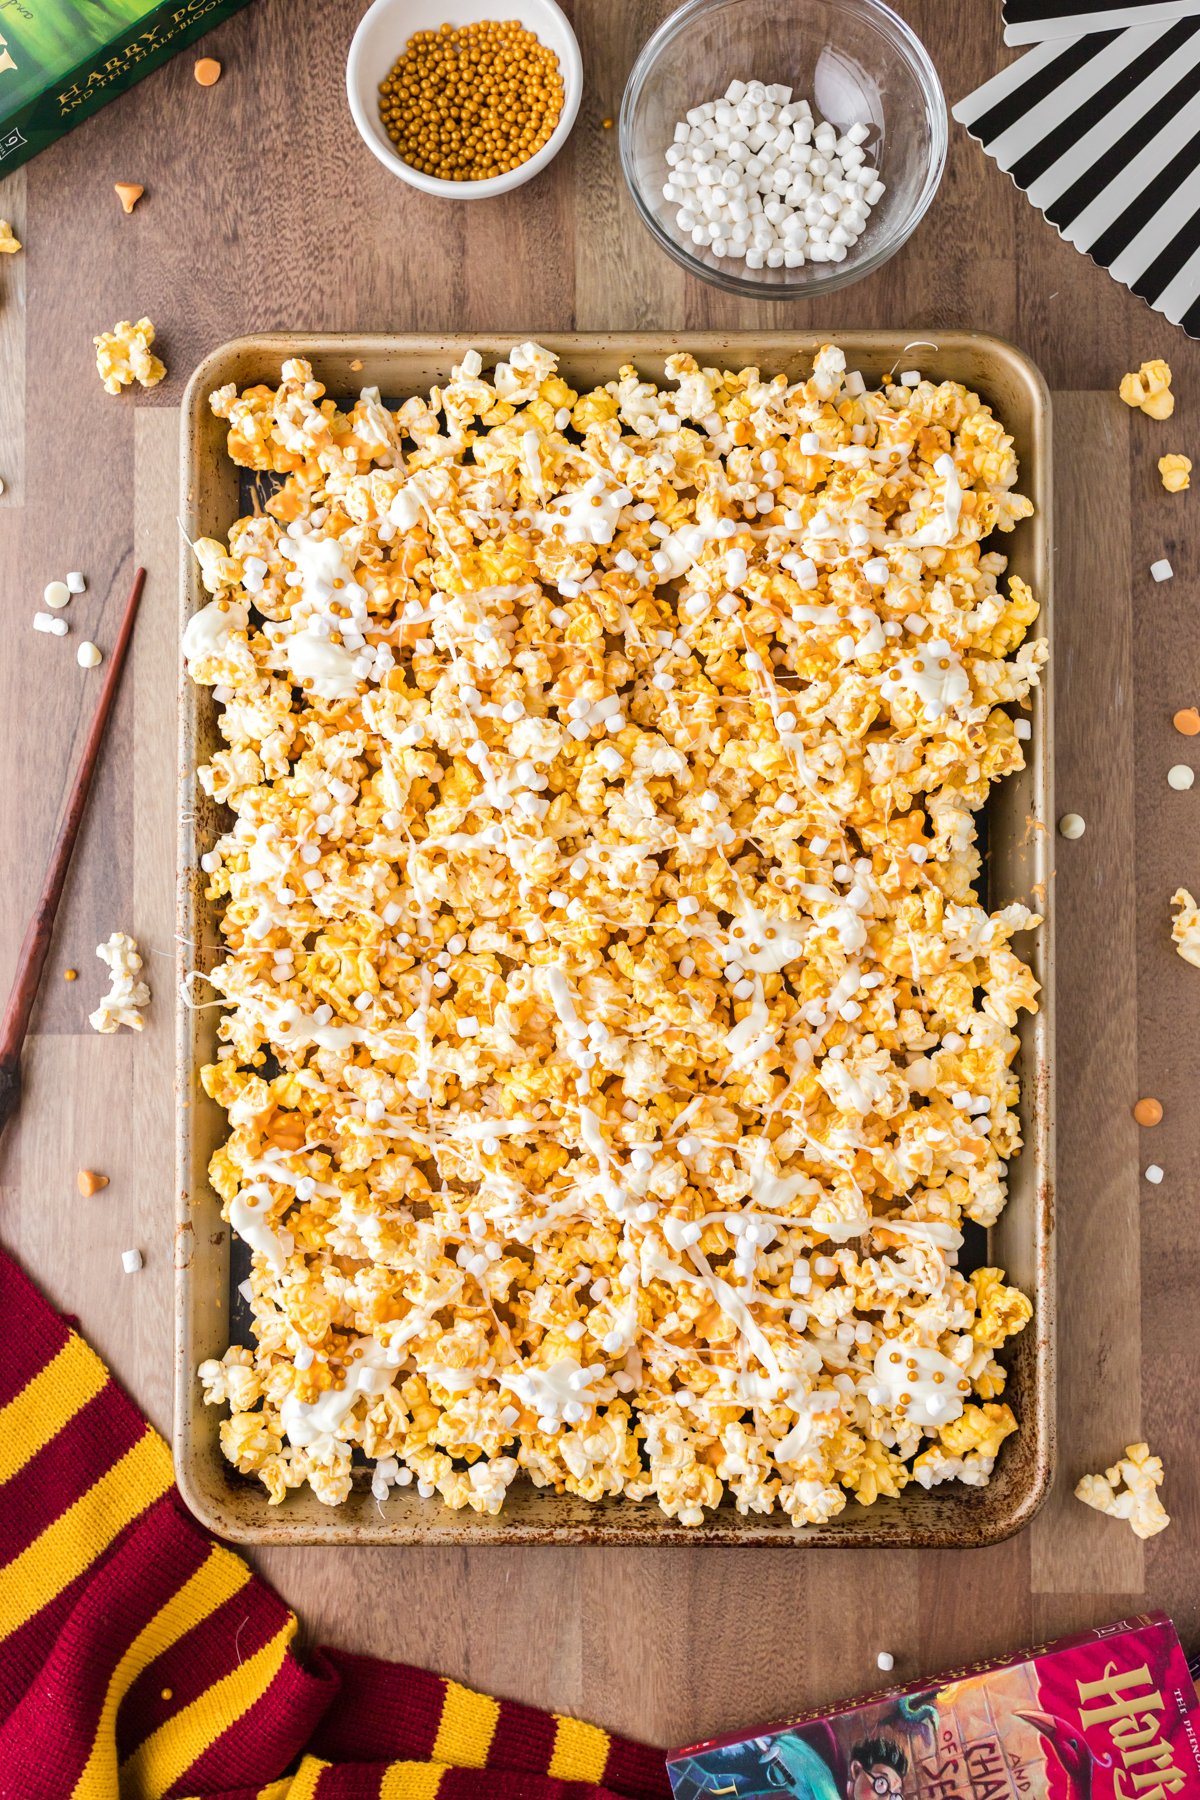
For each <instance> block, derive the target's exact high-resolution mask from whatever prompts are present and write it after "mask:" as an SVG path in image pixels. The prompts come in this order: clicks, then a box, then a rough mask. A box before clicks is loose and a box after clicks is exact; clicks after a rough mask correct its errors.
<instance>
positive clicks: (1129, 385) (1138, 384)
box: [1120, 357, 1175, 419]
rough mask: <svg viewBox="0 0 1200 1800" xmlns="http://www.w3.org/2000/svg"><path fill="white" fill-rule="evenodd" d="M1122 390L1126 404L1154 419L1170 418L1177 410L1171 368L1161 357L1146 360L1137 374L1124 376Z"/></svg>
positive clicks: (1122, 396)
mask: <svg viewBox="0 0 1200 1800" xmlns="http://www.w3.org/2000/svg"><path fill="white" fill-rule="evenodd" d="M1120 392H1121V398H1122V400H1123V401H1124V402H1125V404H1126V406H1135V407H1138V408H1140V410H1141V411H1142V412H1144V413H1146V414H1147V415H1148V416H1149V417H1150V418H1152V419H1169V418H1170V416H1171V414H1172V413H1173V412H1174V411H1175V396H1174V394H1173V393H1172V392H1171V370H1170V368H1169V366H1168V365H1167V364H1166V363H1165V362H1163V360H1162V358H1161V357H1156V358H1155V359H1154V361H1153V362H1144V363H1143V364H1142V366H1141V368H1140V369H1139V370H1138V371H1137V373H1136V374H1133V375H1124V376H1122V378H1121V389H1120Z"/></svg>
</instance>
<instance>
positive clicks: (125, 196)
mask: <svg viewBox="0 0 1200 1800" xmlns="http://www.w3.org/2000/svg"><path fill="white" fill-rule="evenodd" d="M113 190H114V192H115V193H116V196H117V199H118V200H119V201H120V202H121V205H122V206H123V207H124V209H125V211H126V212H127V213H131V212H132V211H133V209H134V207H135V206H136V205H137V203H138V201H139V200H140V199H141V197H142V195H143V194H144V193H145V191H146V190H145V188H144V187H139V185H138V183H137V182H136V181H114V182H113Z"/></svg>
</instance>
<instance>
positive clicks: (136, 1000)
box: [88, 931, 150, 1032]
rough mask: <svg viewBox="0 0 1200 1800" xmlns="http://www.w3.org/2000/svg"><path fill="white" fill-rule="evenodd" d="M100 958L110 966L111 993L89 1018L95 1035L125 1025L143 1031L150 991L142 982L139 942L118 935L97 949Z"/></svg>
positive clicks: (113, 935)
mask: <svg viewBox="0 0 1200 1800" xmlns="http://www.w3.org/2000/svg"><path fill="white" fill-rule="evenodd" d="M96 955H97V956H98V957H99V958H100V960H101V962H105V963H107V964H108V992H107V994H105V996H104V998H103V999H102V1000H101V1002H100V1004H99V1006H98V1007H97V1008H96V1010H95V1012H94V1013H89V1014H88V1024H89V1025H90V1026H91V1027H92V1030H93V1031H103V1032H112V1031H119V1030H120V1029H121V1026H122V1025H125V1026H128V1028H129V1030H130V1031H141V1030H142V1028H143V1027H144V1026H145V1023H146V1020H145V1016H144V1014H143V1012H142V1010H141V1009H142V1007H143V1006H149V1004H150V989H149V987H148V986H147V984H146V983H145V982H144V981H143V980H142V976H141V969H142V957H141V952H140V951H139V949H138V946H137V939H136V938H131V937H130V936H129V933H128V932H126V931H114V932H113V934H112V936H111V937H110V938H109V940H108V942H107V943H106V944H98V945H97V946H96Z"/></svg>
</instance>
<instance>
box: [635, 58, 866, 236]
mask: <svg viewBox="0 0 1200 1800" xmlns="http://www.w3.org/2000/svg"><path fill="white" fill-rule="evenodd" d="M872 135H873V134H872V128H871V126H870V125H869V124H866V123H864V122H863V121H862V120H855V122H854V123H853V124H852V125H850V126H849V127H848V128H847V130H846V131H845V133H843V134H841V135H839V133H838V130H837V127H836V126H834V125H831V124H829V123H828V121H826V120H821V121H817V120H815V119H814V118H813V112H812V108H811V107H810V106H809V104H808V101H807V100H796V101H793V99H792V90H791V88H790V87H782V86H778V85H772V86H771V87H765V86H764V85H763V83H762V82H761V81H750V82H746V81H738V80H735V81H731V82H730V84H729V86H728V87H727V88H726V90H725V92H724V94H723V95H722V96H721V98H720V99H719V100H708V101H705V102H704V103H703V104H702V105H700V106H694V107H691V108H690V109H689V111H688V115H687V118H686V119H681V120H680V122H679V123H678V124H677V125H676V127H675V134H674V141H673V142H672V144H671V146H670V148H669V149H668V150H667V152H666V156H665V162H666V167H667V180H666V183H665V184H664V186H663V198H664V199H665V200H671V201H678V203H679V211H678V212H677V213H676V214H675V223H676V225H677V226H678V227H679V229H680V231H681V232H687V233H688V234H689V235H690V237H691V240H692V243H693V244H695V245H696V246H697V247H698V248H701V249H710V250H711V251H712V254H713V256H714V257H716V258H718V259H724V258H729V259H730V260H732V261H739V260H741V259H743V258H744V259H745V263H746V267H747V269H762V268H768V269H782V268H786V269H800V268H803V267H804V264H805V263H806V262H818V263H828V262H834V263H839V262H844V261H845V260H846V254H847V251H848V250H849V249H851V247H852V246H853V245H854V244H856V243H857V242H858V240H859V238H860V237H861V236H862V234H863V232H864V231H865V229H866V225H867V220H868V218H869V217H870V214H871V209H872V207H873V206H874V205H875V204H876V202H877V201H879V200H881V199H882V198H883V195H884V193H885V192H886V187H885V184H884V182H883V181H881V180H880V177H879V170H878V169H877V168H876V167H875V166H874V164H873V163H871V162H869V161H868V160H867V152H866V151H865V150H864V148H863V146H864V144H867V143H868V142H869V140H870V139H871V137H872Z"/></svg>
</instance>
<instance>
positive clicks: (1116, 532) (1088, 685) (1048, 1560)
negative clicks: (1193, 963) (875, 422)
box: [1031, 394, 1144, 1594]
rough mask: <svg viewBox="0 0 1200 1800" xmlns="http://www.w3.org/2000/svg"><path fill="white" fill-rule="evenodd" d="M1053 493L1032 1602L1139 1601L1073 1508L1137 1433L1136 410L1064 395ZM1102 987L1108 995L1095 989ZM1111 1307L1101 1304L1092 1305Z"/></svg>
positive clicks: (1086, 1517)
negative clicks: (1076, 825)
mask: <svg viewBox="0 0 1200 1800" xmlns="http://www.w3.org/2000/svg"><path fill="white" fill-rule="evenodd" d="M1055 435H1056V440H1057V442H1058V445H1059V447H1060V455H1059V458H1058V462H1057V473H1056V484H1055V507H1056V518H1057V524H1056V539H1057V546H1058V553H1057V566H1056V571H1055V580H1056V588H1055V618H1056V643H1055V656H1054V675H1053V680H1054V682H1055V693H1056V704H1055V750H1056V755H1057V759H1058V765H1057V776H1056V786H1057V799H1056V805H1057V808H1058V811H1059V813H1060V815H1061V814H1062V813H1066V812H1077V813H1080V814H1082V816H1083V818H1084V819H1085V820H1086V821H1087V832H1086V834H1085V835H1084V836H1083V837H1082V838H1080V839H1078V840H1077V841H1076V842H1073V843H1069V842H1067V840H1066V839H1064V838H1062V837H1059V838H1058V839H1057V845H1056V847H1057V852H1058V855H1057V870H1056V876H1055V887H1054V894H1053V897H1052V903H1053V905H1054V907H1055V909H1056V913H1057V918H1058V926H1059V929H1058V944H1057V958H1058V994H1059V1006H1060V1009H1061V1010H1060V1020H1061V1024H1060V1030H1059V1044H1058V1082H1057V1085H1058V1130H1059V1141H1058V1195H1057V1201H1056V1216H1057V1221H1058V1268H1059V1277H1058V1290H1059V1316H1060V1319H1061V1320H1062V1322H1063V1329H1062V1330H1061V1331H1060V1334H1059V1389H1060V1394H1061V1395H1062V1397H1063V1398H1062V1401H1061V1402H1060V1406H1059V1426H1058V1454H1059V1474H1058V1480H1057V1481H1056V1483H1055V1487H1054V1491H1053V1493H1052V1494H1051V1496H1050V1499H1049V1501H1048V1502H1047V1504H1046V1506H1045V1508H1044V1510H1043V1512H1042V1513H1041V1515H1040V1517H1039V1518H1038V1519H1037V1520H1036V1521H1035V1522H1034V1525H1033V1527H1032V1532H1031V1539H1032V1569H1031V1580H1032V1586H1033V1589H1034V1592H1035V1593H1042V1592H1047V1591H1052V1592H1058V1591H1063V1592H1067V1593H1070V1592H1074V1591H1079V1590H1087V1589H1092V1588H1098V1589H1099V1590H1100V1591H1101V1592H1107V1593H1115V1592H1124V1593H1129V1594H1136V1593H1140V1592H1141V1590H1142V1587H1143V1584H1144V1567H1143V1556H1142V1548H1141V1545H1140V1544H1139V1542H1138V1540H1137V1539H1136V1538H1135V1537H1134V1536H1133V1534H1132V1533H1131V1532H1128V1531H1123V1532H1117V1531H1114V1530H1113V1528H1112V1521H1111V1520H1109V1519H1106V1518H1103V1517H1102V1516H1101V1515H1100V1514H1098V1513H1094V1512H1090V1511H1088V1510H1087V1509H1086V1508H1084V1507H1083V1506H1081V1505H1080V1504H1079V1502H1078V1501H1077V1500H1076V1499H1075V1498H1074V1496H1073V1494H1072V1491H1071V1490H1072V1488H1073V1486H1074V1483H1075V1482H1076V1480H1077V1479H1078V1478H1079V1476H1080V1475H1082V1474H1084V1473H1086V1472H1088V1471H1089V1470H1093V1469H1098V1468H1104V1467H1107V1466H1108V1464H1109V1463H1111V1462H1112V1460H1113V1458H1114V1457H1115V1456H1116V1455H1118V1454H1119V1453H1120V1451H1121V1449H1122V1448H1123V1447H1124V1445H1125V1444H1127V1443H1132V1442H1133V1441H1134V1440H1135V1439H1136V1438H1137V1436H1138V1433H1139V1430H1140V1419H1141V1403H1140V1393H1141V1338H1140V1313H1141V1297H1140V1288H1139V1256H1140V1228H1141V1219H1140V1215H1139V1198H1138V1178H1137V1160H1138V1156H1139V1153H1140V1151H1141V1150H1142V1148H1143V1146H1142V1145H1141V1144H1140V1143H1139V1133H1138V1127H1137V1126H1136V1125H1135V1124H1134V1122H1133V1118H1132V1114H1131V1111H1130V1109H1131V1107H1132V1106H1133V1103H1134V1101H1135V1100H1136V1099H1137V1097H1138V1091H1139V1089H1138V1083H1139V1071H1138V1061H1137V1005H1138V991H1137V956H1136V941H1135V940H1136V916H1135V915H1136V901H1135V895H1134V891H1133V888H1132V885H1131V884H1130V883H1128V882H1121V881H1119V880H1116V881H1114V879H1113V872H1114V870H1121V869H1132V868H1133V867H1134V863H1135V824H1134V780H1133V770H1134V751H1133V746H1134V710H1133V699H1134V690H1133V629H1132V616H1131V610H1130V605H1129V583H1130V544H1129V510H1128V507H1127V505H1126V504H1125V503H1124V501H1125V496H1126V495H1127V493H1128V491H1129V410H1128V408H1127V407H1124V406H1122V405H1121V403H1120V401H1119V400H1118V399H1117V398H1116V397H1115V395H1112V394H1061V395H1059V396H1057V398H1056V403H1055ZM1097 970H1103V979H1101V980H1097V979H1095V974H1096V971H1097ZM1101 1295H1103V1301H1102V1302H1101V1301H1100V1299H1099V1297H1100V1296H1101Z"/></svg>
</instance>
